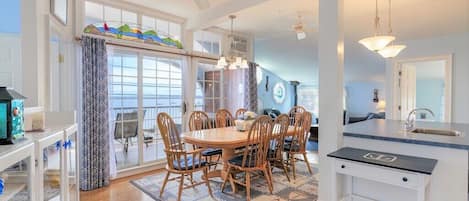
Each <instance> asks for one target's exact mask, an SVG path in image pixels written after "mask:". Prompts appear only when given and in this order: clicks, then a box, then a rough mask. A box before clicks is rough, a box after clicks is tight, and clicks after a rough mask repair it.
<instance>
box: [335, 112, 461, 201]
mask: <svg viewBox="0 0 469 201" xmlns="http://www.w3.org/2000/svg"><path fill="white" fill-rule="evenodd" d="M415 128H425V129H433V130H451V131H458V134H459V135H457V136H447V135H435V134H423V133H414V132H411V131H406V130H405V129H404V122H403V121H397V120H381V119H380V120H377V119H375V120H368V121H364V122H359V123H355V124H349V125H346V126H345V127H344V131H343V135H344V141H343V143H344V147H353V148H359V149H367V150H374V151H380V152H387V153H395V154H402V155H409V156H416V157H422V158H431V159H435V160H437V161H438V163H437V165H436V167H435V169H434V171H433V173H432V175H431V178H430V185H429V187H428V190H427V193H426V194H427V200H429V201H444V200H451V201H467V189H468V150H469V136H468V135H469V125H466V124H454V123H437V122H416V125H415ZM339 181H340V180H339ZM352 182H353V192H354V193H357V194H360V195H363V196H365V197H368V198H372V199H370V200H383V201H395V200H400V201H407V200H409V201H410V200H416V196H417V195H414V194H412V192H411V191H408V190H407V189H405V188H401V187H400V186H395V185H389V184H381V183H377V182H372V181H369V180H364V179H353V181H352ZM342 183H344V184H345V183H348V182H345V181H344V182H342ZM339 189H342V188H341V187H338V190H339Z"/></svg>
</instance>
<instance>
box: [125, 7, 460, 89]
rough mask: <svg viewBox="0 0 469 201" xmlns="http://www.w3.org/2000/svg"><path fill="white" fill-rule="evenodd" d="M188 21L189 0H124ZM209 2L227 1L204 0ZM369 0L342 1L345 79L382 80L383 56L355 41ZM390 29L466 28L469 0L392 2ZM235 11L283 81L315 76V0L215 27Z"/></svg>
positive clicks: (402, 36) (364, 30) (247, 12)
mask: <svg viewBox="0 0 469 201" xmlns="http://www.w3.org/2000/svg"><path fill="white" fill-rule="evenodd" d="M126 1H129V2H132V3H137V4H142V5H145V6H148V7H151V8H154V9H159V10H163V11H165V12H168V13H172V14H175V15H179V16H182V17H185V18H187V19H190V18H191V17H194V16H196V15H197V13H199V12H201V10H200V9H199V8H198V7H197V6H196V4H195V3H194V2H193V1H192V0H171V1H168V0H126ZM209 1H210V6H211V7H212V8H213V7H214V6H217V5H220V4H222V3H226V2H227V1H236V0H209ZM379 3H380V6H379V12H380V16H381V19H382V25H381V27H382V28H383V30H382V31H384V32H386V31H387V22H388V17H387V6H388V1H386V0H379ZM374 7H375V1H374V0H345V5H344V20H345V21H344V24H345V29H344V30H345V37H346V41H345V79H346V81H355V80H384V59H382V58H381V57H379V56H378V55H377V54H375V53H372V52H370V51H368V50H366V49H365V48H363V47H362V46H360V45H359V44H358V43H357V42H356V41H357V40H359V39H360V38H363V37H366V36H370V35H372V34H373V18H374ZM392 9H393V12H392V20H393V32H394V35H396V36H397V38H398V40H397V43H398V42H399V41H406V40H413V39H421V38H429V37H436V36H442V35H448V34H452V33H462V32H469V0H392ZM298 13H300V14H301V15H302V16H303V18H304V19H303V21H304V22H305V24H306V29H307V35H308V36H307V39H305V40H302V41H297V40H296V39H295V34H294V32H293V31H291V26H292V25H293V24H294V23H296V21H297V15H298ZM229 14H235V15H237V16H238V18H237V19H236V21H235V30H236V31H238V32H246V33H249V34H252V35H254V36H255V50H256V51H255V59H256V62H257V63H259V64H261V66H263V67H264V68H267V69H269V70H270V71H272V72H274V73H276V74H278V75H279V76H280V77H282V78H283V79H286V80H299V81H301V82H315V81H316V79H317V73H316V72H317V62H316V61H317V48H316V47H317V28H318V26H317V24H318V0H291V1H285V0H268V1H265V2H263V3H261V4H258V5H255V6H252V7H249V8H246V9H242V10H240V11H238V12H236V13H226V20H225V21H224V22H222V23H220V24H218V25H217V26H219V27H221V28H224V29H228V28H229V20H228V17H227V16H228V15H229Z"/></svg>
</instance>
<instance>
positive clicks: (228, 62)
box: [217, 15, 249, 70]
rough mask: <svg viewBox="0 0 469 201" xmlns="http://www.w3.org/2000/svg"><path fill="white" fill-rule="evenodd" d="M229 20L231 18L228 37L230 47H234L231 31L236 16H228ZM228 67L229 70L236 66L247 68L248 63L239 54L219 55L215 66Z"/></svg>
mask: <svg viewBox="0 0 469 201" xmlns="http://www.w3.org/2000/svg"><path fill="white" fill-rule="evenodd" d="M229 18H230V20H231V31H230V35H229V38H230V39H231V42H230V48H231V49H232V48H234V46H235V45H234V33H233V24H234V19H236V16H235V15H230V16H229ZM226 67H228V69H229V70H235V69H238V68H249V65H248V62H247V60H246V59H243V58H242V57H240V56H235V55H233V54H231V55H229V56H227V57H225V56H223V55H222V56H221V57H220V59H218V62H217V68H220V69H223V68H226Z"/></svg>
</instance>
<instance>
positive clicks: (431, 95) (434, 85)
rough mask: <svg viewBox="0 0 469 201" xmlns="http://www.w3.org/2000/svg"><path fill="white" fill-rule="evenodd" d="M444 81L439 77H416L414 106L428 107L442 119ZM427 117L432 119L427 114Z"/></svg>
mask: <svg viewBox="0 0 469 201" xmlns="http://www.w3.org/2000/svg"><path fill="white" fill-rule="evenodd" d="M444 86H445V84H444V81H443V80H441V79H418V80H417V90H416V99H417V100H416V105H415V106H416V107H417V108H422V107H424V108H430V109H431V110H432V111H433V112H434V113H435V117H436V118H437V119H439V120H443V114H442V112H443V111H442V101H443V100H442V97H443V96H444V88H445V87H444ZM427 118H429V119H432V117H430V116H428V117H427Z"/></svg>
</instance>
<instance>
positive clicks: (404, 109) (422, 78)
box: [397, 56, 451, 122]
mask: <svg viewBox="0 0 469 201" xmlns="http://www.w3.org/2000/svg"><path fill="white" fill-rule="evenodd" d="M397 70H398V72H397V75H398V76H397V79H398V80H397V83H398V87H399V90H398V93H400V94H399V96H400V105H399V106H400V107H399V106H398V107H397V108H398V109H399V108H400V116H401V120H405V119H407V116H408V114H409V112H410V111H411V110H413V109H415V108H428V109H430V110H432V111H433V113H434V117H433V116H432V115H431V114H429V113H427V112H418V113H417V114H416V116H415V119H416V120H418V121H438V122H450V121H451V57H449V56H448V57H438V58H425V59H415V60H407V61H401V62H398V68H397Z"/></svg>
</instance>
